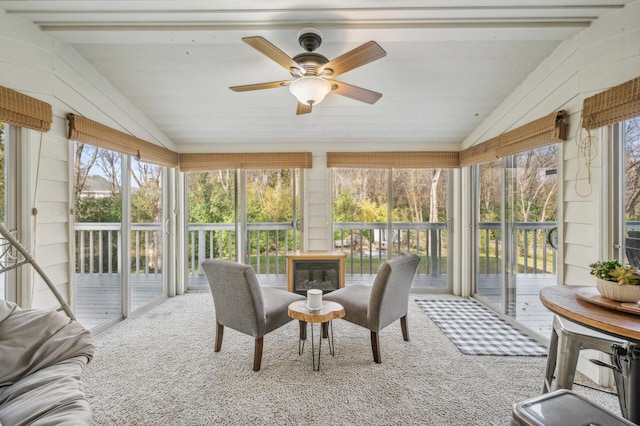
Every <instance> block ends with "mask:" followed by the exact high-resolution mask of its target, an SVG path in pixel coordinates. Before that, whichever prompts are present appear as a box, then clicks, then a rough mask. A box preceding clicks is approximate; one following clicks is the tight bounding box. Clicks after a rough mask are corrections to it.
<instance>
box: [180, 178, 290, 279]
mask: <svg viewBox="0 0 640 426" xmlns="http://www.w3.org/2000/svg"><path fill="white" fill-rule="evenodd" d="M300 174H301V173H300V169H294V168H292V169H288V168H283V169H253V168H250V169H246V170H243V169H222V170H209V171H192V172H188V174H187V179H186V181H187V186H188V189H187V193H188V210H189V216H188V217H189V224H188V241H187V257H188V265H189V267H188V274H189V276H188V286H189V287H190V288H198V287H207V288H208V285H209V284H208V282H207V280H206V278H205V276H204V274H203V272H202V271H201V270H200V267H199V266H200V264H201V263H202V261H203V260H204V259H227V260H233V261H238V262H242V263H245V264H247V265H251V266H252V267H253V269H254V270H255V271H256V274H258V277H259V279H260V283H261V284H263V285H279V286H283V285H286V254H288V253H291V252H294V251H296V250H298V249H299V247H300V230H299V227H298V224H299V218H300V217H301V216H300V208H299V206H300V195H299V190H298V182H299V180H300Z"/></svg>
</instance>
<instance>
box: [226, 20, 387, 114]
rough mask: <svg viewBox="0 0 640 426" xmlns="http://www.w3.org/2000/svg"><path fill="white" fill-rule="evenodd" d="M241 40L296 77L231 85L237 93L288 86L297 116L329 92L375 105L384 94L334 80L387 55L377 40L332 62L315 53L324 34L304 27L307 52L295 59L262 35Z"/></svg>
mask: <svg viewBox="0 0 640 426" xmlns="http://www.w3.org/2000/svg"><path fill="white" fill-rule="evenodd" d="M242 41H244V42H245V43H247V44H248V45H249V46H251V47H253V48H254V49H256V50H257V51H259V52H260V53H262V54H264V55H265V56H267V57H268V58H269V59H271V60H273V61H275V62H276V63H278V64H279V65H280V66H282V67H284V68H285V69H286V70H287V71H288V72H289V73H291V76H292V77H293V79H290V80H280V81H272V82H269V83H258V84H247V85H244V86H232V87H229V89H231V90H233V91H235V92H247V91H251V90H262V89H275V88H277V87H284V86H289V91H290V92H291V93H292V94H293V95H294V96H295V97H296V98H297V99H298V108H297V110H296V114H298V115H300V114H308V113H310V112H311V108H312V106H313V105H317V104H319V103H320V102H322V100H323V99H324V97H325V96H326V95H327V94H329V93H335V94H337V95H341V96H346V97H348V98H351V99H355V100H357V101H361V102H366V103H368V104H374V103H376V101H377V100H378V99H380V98H381V97H382V93H377V92H374V91H371V90H367V89H363V88H362V87H358V86H353V85H351V84H347V83H343V82H340V81H337V80H334V79H333V78H334V77H337V76H338V75H340V74H344V73H346V72H347V71H351V70H352V69H355V68H358V67H361V66H362V65H366V64H368V63H369V62H373V61H375V60H377V59H380V58H382V57H384V56H386V55H387V52H385V51H384V49H382V48H381V47H380V46H379V45H378V43H376V42H375V41H370V42H368V43H365V44H363V45H361V46H359V47H356V48H355V49H353V50H351V51H349V52H347V53H345V54H343V55H341V56H338V57H337V58H335V59H333V60H331V61H330V60H328V59H327V58H326V57H324V56H322V55H320V54H319V53H315V52H314V51H315V50H316V49H317V48H318V47H319V46H320V44H321V43H322V36H321V35H320V33H319V32H318V31H317V30H314V29H305V30H303V31H301V32H300V34H299V36H298V42H299V43H300V46H302V48H303V49H304V50H305V51H306V52H304V53H300V54H298V55H296V56H294V57H293V58H290V57H289V56H288V55H287V54H286V53H284V52H283V51H282V50H280V49H278V48H277V47H276V46H275V45H273V44H272V43H271V42H269V41H268V40H266V39H265V38H263V37H259V36H256V37H244V38H243V39H242Z"/></svg>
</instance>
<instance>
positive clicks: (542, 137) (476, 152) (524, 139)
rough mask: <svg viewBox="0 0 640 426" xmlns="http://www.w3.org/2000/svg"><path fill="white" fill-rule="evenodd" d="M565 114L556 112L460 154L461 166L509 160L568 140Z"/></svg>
mask: <svg viewBox="0 0 640 426" xmlns="http://www.w3.org/2000/svg"><path fill="white" fill-rule="evenodd" d="M564 117H565V112H564V111H556V112H554V113H553V114H549V115H547V116H546V117H542V118H539V119H538V120H535V121H532V122H530V123H528V124H525V125H524V126H520V127H518V128H517V129H514V130H511V131H509V132H507V133H503V134H502V135H500V136H496V137H495V138H492V139H489V140H488V141H486V142H483V143H481V144H479V145H475V146H472V147H469V148H467V149H465V150H463V151H461V152H460V166H461V167H464V166H470V165H473V164H478V163H484V162H486V161H491V160H495V159H496V158H500V157H506V156H508V155H513V154H517V153H518V152H524V151H527V150H530V149H534V148H538V147H541V146H544V145H549V144H552V143H557V142H562V141H564V140H566V139H567V135H566V125H565V121H564Z"/></svg>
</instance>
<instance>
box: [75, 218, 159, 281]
mask: <svg viewBox="0 0 640 426" xmlns="http://www.w3.org/2000/svg"><path fill="white" fill-rule="evenodd" d="M121 231H122V225H121V224H120V223H88V222H85V223H76V224H75V233H76V241H75V244H76V252H75V253H76V254H75V255H76V273H77V274H120V273H122V265H121V261H120V259H122V232H121ZM161 233H162V225H161V224H159V223H133V224H132V225H131V244H132V247H131V249H130V250H129V251H130V253H131V257H130V261H131V273H133V274H161V273H162V236H161Z"/></svg>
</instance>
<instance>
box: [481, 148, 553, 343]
mask: <svg viewBox="0 0 640 426" xmlns="http://www.w3.org/2000/svg"><path fill="white" fill-rule="evenodd" d="M557 164H558V150H557V146H556V145H549V146H544V147H540V148H536V149H534V150H530V151H526V152H522V153H518V154H515V155H512V156H509V157H505V158H502V159H499V160H494V161H492V162H490V163H484V164H480V165H478V166H476V181H477V186H476V194H477V196H476V203H477V208H476V241H477V244H476V247H477V250H476V256H475V259H476V267H475V293H476V295H477V296H478V297H479V298H480V299H482V300H484V301H485V302H486V303H487V304H489V305H492V306H493V307H494V309H496V310H498V311H499V312H501V313H504V314H506V315H508V316H510V317H512V318H514V319H516V320H517V321H519V322H521V323H522V324H524V325H525V326H527V327H529V328H531V329H532V330H533V331H535V332H538V333H541V334H542V335H544V336H545V337H546V334H547V328H548V326H549V324H550V320H549V314H548V312H547V311H546V310H545V309H544V308H543V307H542V306H541V304H540V302H539V299H538V294H539V291H540V288H541V287H543V286H547V285H554V284H556V283H557V275H556V270H557V258H556V249H555V239H556V238H557V226H556V225H557V222H556V221H557V203H558V201H557V190H558V188H557V174H556V173H557Z"/></svg>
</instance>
